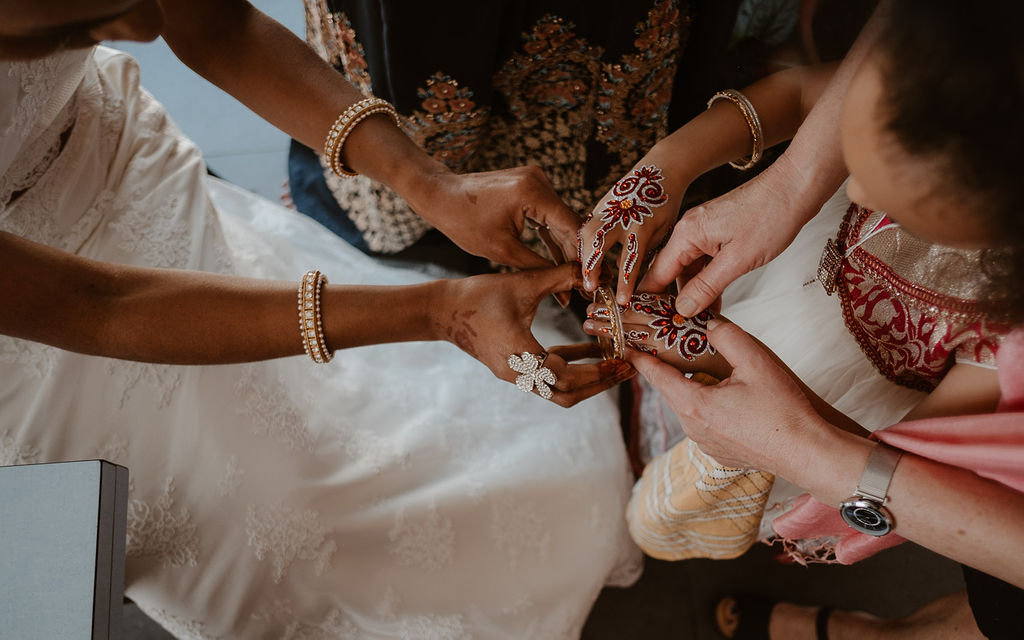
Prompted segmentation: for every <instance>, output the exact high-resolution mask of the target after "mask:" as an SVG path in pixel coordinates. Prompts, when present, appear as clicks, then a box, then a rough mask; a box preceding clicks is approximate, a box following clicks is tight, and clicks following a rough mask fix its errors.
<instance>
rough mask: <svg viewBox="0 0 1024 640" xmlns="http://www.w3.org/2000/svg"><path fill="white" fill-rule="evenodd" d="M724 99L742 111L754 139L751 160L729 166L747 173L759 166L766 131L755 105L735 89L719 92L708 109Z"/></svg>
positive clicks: (747, 159)
mask: <svg viewBox="0 0 1024 640" xmlns="http://www.w3.org/2000/svg"><path fill="white" fill-rule="evenodd" d="M723 99H724V100H728V101H729V102H731V103H733V104H734V105H736V107H737V108H738V109H739V110H740V113H742V114H743V119H744V120H746V121H747V126H748V127H750V136H751V137H752V138H753V139H754V148H753V151H751V153H750V157H749V158H746V159H743V160H742V161H741V162H730V163H729V166H731V167H733V168H735V169H739V170H740V171H746V170H747V169H749V168H751V167H753V166H754V165H755V164H757V162H758V161H759V160H760V159H761V152H762V151H763V150H764V131H763V130H762V129H761V119H760V118H758V117H757V111H756V110H754V105H753V104H751V102H750V100H748V99H747V96H745V95H743V94H742V93H740V92H739V91H737V90H735V89H726V90H725V91H719V92H718V93H716V94H715V95H713V96H711V99H710V100H708V109H710V108H711V105H713V104H715V102H716V101H718V100H723Z"/></svg>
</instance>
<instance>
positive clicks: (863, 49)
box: [766, 0, 888, 224]
mask: <svg viewBox="0 0 1024 640" xmlns="http://www.w3.org/2000/svg"><path fill="white" fill-rule="evenodd" d="M887 10H888V0H883V1H882V2H881V3H880V4H879V6H878V8H877V9H875V12H874V14H873V15H872V16H871V19H870V20H868V22H867V24H866V25H865V26H864V28H863V29H861V32H860V35H859V36H858V37H857V40H856V42H854V44H853V46H852V47H851V48H850V51H849V52H848V53H847V54H846V56H845V57H844V58H843V61H842V63H841V64H840V65H839V67H838V68H837V69H836V71H835V74H833V76H832V78H831V80H830V81H829V83H828V85H827V86H826V87H825V88H824V90H823V91H822V93H821V95H820V97H819V98H818V100H817V101H816V102H815V104H814V108H813V109H811V111H810V112H809V113H808V114H807V117H806V118H805V119H804V121H803V123H802V124H801V125H800V128H799V129H798V130H797V132H796V134H795V135H794V136H793V140H792V141H791V142H790V144H789V147H788V148H787V149H786V151H785V153H783V154H782V155H781V156H780V157H779V158H778V159H777V160H776V161H775V162H774V163H773V164H772V166H771V167H769V168H768V170H767V171H771V172H773V173H774V172H778V173H780V174H781V176H782V179H784V180H786V182H787V183H788V184H791V185H793V189H792V191H793V193H792V196H791V197H792V199H793V200H794V206H792V207H791V208H790V210H791V211H792V213H793V215H795V216H797V217H798V218H799V221H800V223H801V224H802V223H804V222H806V221H808V220H810V219H811V218H813V217H814V216H815V215H816V214H817V213H818V211H819V210H820V209H821V206H822V205H823V204H824V203H825V202H826V201H827V200H828V199H829V198H830V197H832V195H833V194H834V193H835V192H836V190H837V189H838V188H839V186H840V185H841V184H842V183H843V180H845V179H846V176H847V171H846V164H845V163H844V162H843V157H842V147H841V145H840V142H839V119H840V115H841V112H842V106H843V101H844V100H845V98H846V91H847V89H848V88H849V86H850V81H851V80H852V79H853V76H854V74H855V72H856V71H857V69H858V68H859V67H860V64H861V62H863V60H864V59H865V58H866V57H867V54H868V51H869V50H870V49H871V47H872V46H873V45H874V43H875V40H876V39H877V37H878V33H879V31H880V30H881V28H882V24H883V22H884V14H885V12H886V11H887ZM767 171H766V173H767Z"/></svg>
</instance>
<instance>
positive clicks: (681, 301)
mask: <svg viewBox="0 0 1024 640" xmlns="http://www.w3.org/2000/svg"><path fill="white" fill-rule="evenodd" d="M745 272H746V269H744V268H743V267H741V266H740V265H739V263H737V262H735V261H734V260H733V259H732V256H731V254H729V253H728V252H722V253H720V254H718V255H717V256H715V257H714V258H712V259H711V261H710V262H708V264H707V265H706V266H705V267H704V268H703V269H701V270H700V272H699V273H698V274H696V275H695V276H693V277H692V278H690V279H689V280H687V281H686V284H685V285H683V288H682V289H680V291H679V295H678V296H677V297H676V309H677V310H678V311H679V313H681V314H683V315H684V316H693V315H696V314H697V313H700V311H701V310H703V309H707V308H708V307H710V306H712V305H713V304H714V303H715V300H717V299H718V298H720V297H721V295H722V292H723V291H725V288H726V287H727V286H728V285H729V284H730V283H731V282H732V281H734V280H735V279H736V278H738V277H740V276H741V275H743V274H744V273H745Z"/></svg>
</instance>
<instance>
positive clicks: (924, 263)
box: [837, 204, 1010, 391]
mask: <svg viewBox="0 0 1024 640" xmlns="http://www.w3.org/2000/svg"><path fill="white" fill-rule="evenodd" d="M839 247H840V249H841V250H843V251H844V253H845V258H844V259H843V260H842V264H841V266H840V271H839V277H838V280H837V290H838V292H839V297H840V299H841V301H842V307H843V317H844V319H845V320H846V326H847V328H849V330H850V332H851V333H852V334H853V336H854V337H855V338H856V339H857V342H858V343H859V344H860V346H861V349H863V350H864V353H865V354H866V355H867V357H868V358H869V359H870V360H871V362H872V363H874V365H875V367H876V368H877V369H878V370H879V371H880V372H881V373H882V374H883V375H885V376H886V377H887V378H889V379H890V380H892V381H894V382H897V383H899V384H902V385H904V386H908V387H912V388H915V389H921V390H923V391H931V390H932V389H934V388H935V386H936V385H937V384H938V383H939V381H940V380H941V379H942V377H943V376H944V375H945V374H946V371H948V370H949V368H950V367H951V366H953V364H954V362H957V361H959V362H969V363H973V364H979V365H982V366H986V367H994V366H995V357H996V352H997V350H998V348H999V344H1000V342H1001V341H1002V339H1003V337H1004V336H1005V334H1006V333H1007V332H1008V331H1009V329H1010V327H1009V326H1008V325H1005V324H1002V323H999V322H993V321H991V320H990V319H988V318H987V317H986V316H987V313H986V309H987V306H986V305H985V304H983V303H982V301H981V298H982V297H983V296H984V288H985V286H986V285H987V277H986V275H985V274H986V273H988V272H990V270H991V268H992V267H993V262H994V261H995V260H996V259H997V258H996V257H995V254H994V253H993V252H991V251H985V250H967V249H953V248H950V247H943V246H939V245H934V244H931V243H928V242H925V241H923V240H920V239H918V238H916V237H914V236H912V235H910V234H909V233H907V232H906V231H905V230H904V229H902V228H901V227H900V226H899V225H898V224H896V223H895V222H893V221H892V220H890V219H889V218H888V217H887V216H886V215H885V214H884V213H882V212H876V211H871V210H870V209H865V208H863V207H861V206H859V205H856V204H851V205H850V208H849V209H848V210H847V212H846V216H845V218H844V219H843V223H842V225H841V227H840V231H839Z"/></svg>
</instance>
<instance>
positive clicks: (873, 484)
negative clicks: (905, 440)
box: [856, 442, 903, 504]
mask: <svg viewBox="0 0 1024 640" xmlns="http://www.w3.org/2000/svg"><path fill="white" fill-rule="evenodd" d="M902 455H903V452H902V451H900V450H899V449H896V448H895V447H890V446H889V445H887V444H885V443H884V442H879V443H877V444H875V448H874V449H872V450H871V454H870V455H869V456H868V461H867V464H865V465H864V475H862V476H861V478H860V484H859V485H858V486H857V492H856V493H857V495H860V496H863V497H865V498H868V499H869V500H874V501H876V502H878V503H879V504H884V503H885V501H886V495H887V494H888V493H889V483H891V482H892V476H893V474H894V473H895V472H896V465H897V464H898V463H899V461H900V457H901V456H902Z"/></svg>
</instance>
